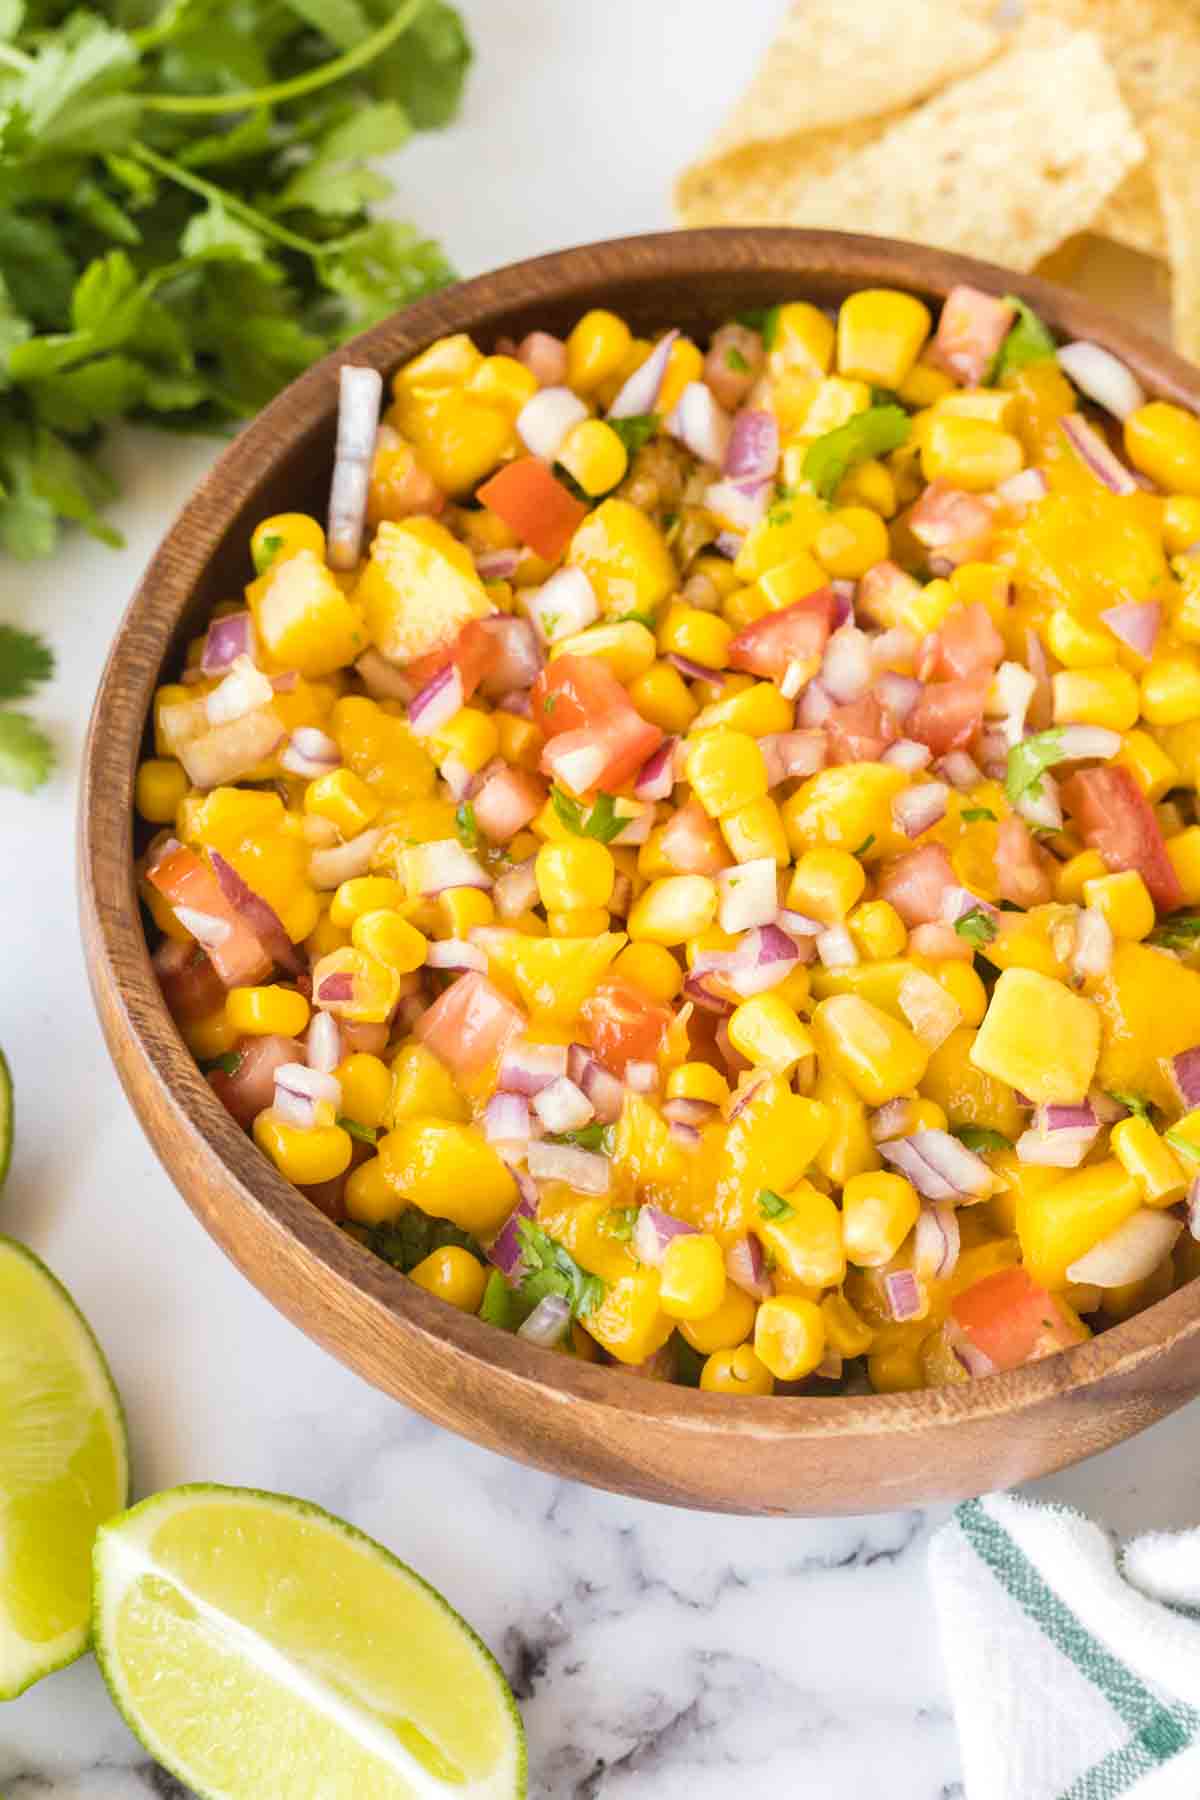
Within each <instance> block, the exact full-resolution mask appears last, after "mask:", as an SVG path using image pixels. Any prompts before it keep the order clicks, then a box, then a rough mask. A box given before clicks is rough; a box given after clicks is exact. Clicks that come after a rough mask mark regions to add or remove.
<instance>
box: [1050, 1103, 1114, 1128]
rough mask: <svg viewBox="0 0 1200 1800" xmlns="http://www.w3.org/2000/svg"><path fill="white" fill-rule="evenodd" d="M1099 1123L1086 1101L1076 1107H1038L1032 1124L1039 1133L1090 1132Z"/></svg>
mask: <svg viewBox="0 0 1200 1800" xmlns="http://www.w3.org/2000/svg"><path fill="white" fill-rule="evenodd" d="M1099 1123H1100V1121H1099V1119H1098V1118H1097V1117H1096V1114H1095V1112H1094V1111H1093V1110H1092V1106H1091V1103H1090V1102H1089V1101H1087V1100H1084V1101H1081V1102H1080V1104H1079V1105H1078V1106H1055V1105H1052V1104H1051V1105H1046V1106H1039V1107H1037V1108H1036V1109H1035V1112H1034V1124H1035V1125H1036V1126H1037V1128H1038V1130H1039V1131H1091V1130H1092V1129H1093V1128H1094V1127H1095V1126H1096V1125H1098V1124H1099Z"/></svg>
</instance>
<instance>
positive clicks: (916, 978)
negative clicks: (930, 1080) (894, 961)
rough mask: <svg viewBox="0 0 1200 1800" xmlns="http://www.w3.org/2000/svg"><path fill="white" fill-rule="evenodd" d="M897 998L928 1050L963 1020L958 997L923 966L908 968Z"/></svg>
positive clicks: (942, 1041)
mask: <svg viewBox="0 0 1200 1800" xmlns="http://www.w3.org/2000/svg"><path fill="white" fill-rule="evenodd" d="M897 1001H898V1004H899V1007H900V1011H901V1012H902V1013H903V1014H904V1017H905V1018H906V1019H907V1020H908V1023H909V1026H910V1027H911V1029H912V1031H913V1034H914V1036H916V1037H918V1038H919V1039H920V1040H921V1042H922V1043H923V1044H924V1046H925V1048H926V1049H927V1050H929V1051H933V1050H937V1049H938V1048H939V1047H940V1046H941V1045H942V1044H944V1043H945V1041H946V1039H947V1038H948V1037H949V1036H950V1033H951V1032H952V1031H954V1030H956V1029H957V1028H958V1026H959V1025H961V1024H962V1008H961V1006H959V1004H958V1001H957V1000H956V999H955V998H954V996H953V995H952V994H949V993H947V992H946V989H945V988H944V987H943V986H942V984H941V982H940V981H935V980H934V978H933V976H932V975H930V974H927V973H926V971H925V970H924V969H910V970H909V972H908V974H907V975H906V976H905V977H904V979H903V981H902V982H901V983H900V991H899V994H898V995H897Z"/></svg>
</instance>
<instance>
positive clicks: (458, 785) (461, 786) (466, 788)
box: [438, 756, 471, 800]
mask: <svg viewBox="0 0 1200 1800" xmlns="http://www.w3.org/2000/svg"><path fill="white" fill-rule="evenodd" d="M438 772H439V774H440V775H441V777H442V780H443V781H444V782H445V784H446V786H447V787H448V788H449V789H450V798H451V799H452V800H465V799H466V797H467V795H468V794H469V793H470V791H471V771H470V769H468V767H467V765H466V763H465V762H463V761H462V759H461V758H460V757H457V756H447V757H445V758H443V760H442V761H441V762H440V763H439V764H438Z"/></svg>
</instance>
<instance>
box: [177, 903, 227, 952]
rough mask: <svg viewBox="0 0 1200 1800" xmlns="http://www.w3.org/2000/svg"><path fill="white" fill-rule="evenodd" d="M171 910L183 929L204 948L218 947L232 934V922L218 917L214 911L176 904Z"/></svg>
mask: <svg viewBox="0 0 1200 1800" xmlns="http://www.w3.org/2000/svg"><path fill="white" fill-rule="evenodd" d="M172 910H173V911H174V914H175V917H176V918H177V919H178V920H179V923H180V924H181V925H182V926H183V929H184V930H185V931H190V932H191V934H192V936H193V937H194V938H195V940H196V942H197V943H198V944H203V946H204V948H205V949H206V950H216V949H219V947H220V946H221V945H222V944H225V943H228V941H229V939H230V938H231V937H232V936H233V925H232V922H231V921H230V920H229V919H221V918H218V917H217V915H216V914H215V913H206V912H200V911H198V910H197V908H196V907H194V906H176V907H174V908H173V909H172Z"/></svg>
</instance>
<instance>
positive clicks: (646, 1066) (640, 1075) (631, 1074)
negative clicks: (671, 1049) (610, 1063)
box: [625, 1061, 659, 1094]
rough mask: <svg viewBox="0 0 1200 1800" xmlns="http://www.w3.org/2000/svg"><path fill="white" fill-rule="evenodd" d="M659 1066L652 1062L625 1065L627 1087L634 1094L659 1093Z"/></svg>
mask: <svg viewBox="0 0 1200 1800" xmlns="http://www.w3.org/2000/svg"><path fill="white" fill-rule="evenodd" d="M658 1083H659V1073H658V1064H657V1063H652V1062H636V1061H635V1062H627V1063H626V1064H625V1086H626V1087H627V1088H628V1089H629V1090H630V1092H631V1093H633V1094H656V1093H657V1092H658Z"/></svg>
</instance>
